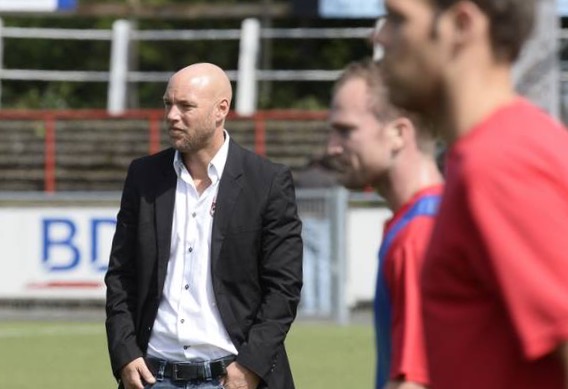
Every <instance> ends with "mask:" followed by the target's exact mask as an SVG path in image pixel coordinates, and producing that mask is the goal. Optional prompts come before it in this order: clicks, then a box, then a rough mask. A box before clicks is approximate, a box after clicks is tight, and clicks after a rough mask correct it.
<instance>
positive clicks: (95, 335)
mask: <svg viewBox="0 0 568 389" xmlns="http://www.w3.org/2000/svg"><path fill="white" fill-rule="evenodd" d="M373 344H374V342H373V333H372V328H371V327H370V326H368V325H352V326H345V327H340V326H336V325H333V324H315V323H307V322H298V323H296V324H295V325H294V326H293V328H292V330H291V331H290V334H289V336H288V338H287V341H286V345H287V348H288V354H289V356H290V362H291V364H292V369H293V373H294V378H295V381H296V388H297V389H344V388H357V389H359V388H362V389H364V388H371V387H372V382H373V375H374V373H373V366H374V358H375V357H374V350H373V348H374V346H373ZM115 387H116V384H115V382H114V379H113V377H112V375H111V373H110V367H109V362H108V356H107V350H106V341H105V335H104V324H103V323H83V322H81V323H72V322H10V321H5V322H2V321H0V388H3V389H35V388H42V389H76V388H81V389H101V388H109V389H110V388H115Z"/></svg>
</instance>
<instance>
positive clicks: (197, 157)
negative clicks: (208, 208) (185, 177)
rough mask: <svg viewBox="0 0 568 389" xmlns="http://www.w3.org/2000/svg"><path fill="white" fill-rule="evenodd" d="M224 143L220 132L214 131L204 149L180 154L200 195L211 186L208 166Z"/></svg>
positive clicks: (223, 137)
mask: <svg viewBox="0 0 568 389" xmlns="http://www.w3.org/2000/svg"><path fill="white" fill-rule="evenodd" d="M224 141H225V135H224V132H223V130H222V129H221V130H220V131H215V134H214V136H213V137H212V138H211V141H210V142H209V144H208V145H207V146H205V147H204V148H202V149H199V150H196V151H190V152H185V153H183V154H182V157H183V163H184V165H185V167H186V169H187V171H188V172H189V174H191V178H192V179H193V182H194V184H195V186H196V188H197V191H198V192H199V193H200V194H201V193H203V191H204V190H205V189H207V187H208V186H209V185H210V184H211V180H210V179H209V164H210V163H211V160H213V158H214V157H215V155H216V154H217V152H219V149H221V147H222V146H223V143H224Z"/></svg>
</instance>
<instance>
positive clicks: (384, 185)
mask: <svg viewBox="0 0 568 389" xmlns="http://www.w3.org/2000/svg"><path fill="white" fill-rule="evenodd" d="M443 181H444V179H443V177H442V174H441V173H440V171H439V170H438V167H437V166H436V162H435V161H434V158H432V157H431V156H429V155H426V154H422V153H420V152H415V153H412V155H410V156H408V157H407V158H404V159H402V158H401V159H399V160H398V161H397V163H396V164H395V165H394V166H393V168H392V169H391V171H390V172H389V174H388V175H387V176H386V177H385V180H384V181H383V182H381V183H378V184H377V185H376V186H375V190H376V191H377V193H378V194H379V195H381V196H382V197H383V198H384V199H385V200H386V202H387V205H388V207H389V208H390V209H391V210H392V211H393V212H396V211H398V210H399V209H400V208H401V207H402V206H403V205H405V204H406V203H407V202H409V201H410V200H411V199H412V197H414V196H415V195H416V194H417V193H418V192H420V191H421V190H423V189H425V188H428V187H430V186H434V185H439V184H441V183H442V182H443Z"/></svg>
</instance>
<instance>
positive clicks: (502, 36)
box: [430, 0, 537, 62]
mask: <svg viewBox="0 0 568 389" xmlns="http://www.w3.org/2000/svg"><path fill="white" fill-rule="evenodd" d="M430 1H431V2H432V3H433V4H434V5H435V6H436V7H438V8H439V9H441V10H444V9H446V8H448V7H451V6H452V5H454V4H455V3H457V2H459V1H462V0H430ZM469 1H470V2H472V3H474V4H475V5H477V6H478V7H479V9H480V10H481V11H482V12H483V13H484V14H485V15H486V16H487V18H488V19H489V34H490V39H491V46H492V48H493V53H494V55H495V58H496V59H497V60H499V61H508V62H513V61H515V60H516V59H517V58H518V57H519V54H520V53H521V49H522V48H523V45H524V43H525V42H526V41H527V40H528V38H529V36H530V34H531V32H532V30H533V27H534V23H535V12H536V1H537V0H469Z"/></svg>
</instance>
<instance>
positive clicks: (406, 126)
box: [388, 117, 414, 152]
mask: <svg viewBox="0 0 568 389" xmlns="http://www.w3.org/2000/svg"><path fill="white" fill-rule="evenodd" d="M413 132H414V127H413V125H412V122H411V121H410V119H408V118H405V117H399V118H397V119H394V120H393V121H391V122H390V123H389V125H388V137H389V141H390V144H391V149H392V151H393V152H398V151H400V150H402V149H403V148H404V147H405V146H406V145H407V144H408V140H409V137H411V136H412V135H413Z"/></svg>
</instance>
